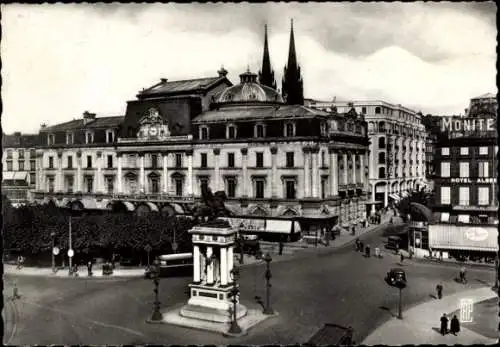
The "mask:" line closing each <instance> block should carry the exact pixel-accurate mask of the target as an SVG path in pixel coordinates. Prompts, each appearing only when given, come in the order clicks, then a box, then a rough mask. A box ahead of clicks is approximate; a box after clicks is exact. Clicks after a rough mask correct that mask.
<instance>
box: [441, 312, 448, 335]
mask: <svg viewBox="0 0 500 347" xmlns="http://www.w3.org/2000/svg"><path fill="white" fill-rule="evenodd" d="M440 332H441V335H446V334H447V333H448V318H447V317H446V313H443V316H442V317H441V330H440Z"/></svg>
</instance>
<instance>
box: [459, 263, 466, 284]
mask: <svg viewBox="0 0 500 347" xmlns="http://www.w3.org/2000/svg"><path fill="white" fill-rule="evenodd" d="M460 282H462V283H467V279H466V278H465V266H462V267H461V268H460Z"/></svg>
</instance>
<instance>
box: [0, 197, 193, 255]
mask: <svg viewBox="0 0 500 347" xmlns="http://www.w3.org/2000/svg"><path fill="white" fill-rule="evenodd" d="M69 218H70V216H69V214H68V213H63V212H62V211H61V210H59V209H57V208H54V206H50V205H38V206H25V207H20V208H17V209H12V211H11V213H10V214H4V225H3V228H2V230H3V231H2V233H3V238H4V247H5V248H7V249H18V250H20V251H21V253H23V254H25V255H33V254H38V253H41V252H50V249H51V247H52V235H53V236H54V244H55V245H56V246H58V247H59V248H61V249H62V250H67V249H68V246H69V240H68V236H69ZM193 226H194V222H193V221H192V220H190V219H187V218H177V217H171V216H162V215H161V214H158V213H151V214H150V215H148V217H147V218H143V217H139V216H136V215H134V214H129V213H105V214H97V215H96V214H85V213H84V214H82V215H81V216H73V217H71V231H72V232H71V235H72V248H73V249H74V250H75V252H76V253H89V252H92V253H96V252H98V253H103V254H108V255H109V254H112V253H120V251H121V250H124V249H127V250H128V251H132V252H144V248H145V247H146V245H150V246H151V247H152V248H153V249H154V250H155V251H157V252H165V253H170V252H171V251H172V242H174V234H175V242H176V243H177V244H178V251H180V252H182V251H186V252H187V251H190V250H191V247H192V244H191V237H190V235H189V233H188V230H189V229H190V228H192V227H193Z"/></svg>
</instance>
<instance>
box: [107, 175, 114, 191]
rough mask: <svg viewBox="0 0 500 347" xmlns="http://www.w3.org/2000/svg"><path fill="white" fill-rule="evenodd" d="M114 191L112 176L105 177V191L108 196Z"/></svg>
mask: <svg viewBox="0 0 500 347" xmlns="http://www.w3.org/2000/svg"><path fill="white" fill-rule="evenodd" d="M114 190H115V187H114V180H113V176H106V191H107V192H108V194H113V191H114Z"/></svg>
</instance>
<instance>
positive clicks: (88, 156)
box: [87, 155, 92, 169]
mask: <svg viewBox="0 0 500 347" xmlns="http://www.w3.org/2000/svg"><path fill="white" fill-rule="evenodd" d="M87 168H89V169H91V168H92V156H91V155H87Z"/></svg>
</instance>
